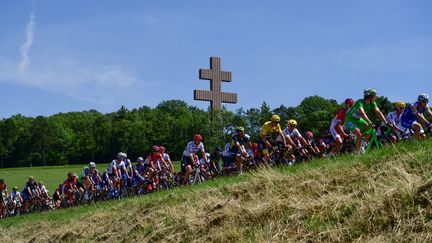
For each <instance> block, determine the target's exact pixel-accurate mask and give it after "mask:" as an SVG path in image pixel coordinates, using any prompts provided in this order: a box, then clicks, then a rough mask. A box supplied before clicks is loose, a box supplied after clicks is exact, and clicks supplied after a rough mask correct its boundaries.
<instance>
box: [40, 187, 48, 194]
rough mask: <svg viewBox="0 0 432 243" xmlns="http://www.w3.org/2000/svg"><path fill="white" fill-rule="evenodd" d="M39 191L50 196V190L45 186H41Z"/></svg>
mask: <svg viewBox="0 0 432 243" xmlns="http://www.w3.org/2000/svg"><path fill="white" fill-rule="evenodd" d="M39 190H40V191H41V192H42V193H47V194H48V190H47V189H46V187H45V185H40V186H39Z"/></svg>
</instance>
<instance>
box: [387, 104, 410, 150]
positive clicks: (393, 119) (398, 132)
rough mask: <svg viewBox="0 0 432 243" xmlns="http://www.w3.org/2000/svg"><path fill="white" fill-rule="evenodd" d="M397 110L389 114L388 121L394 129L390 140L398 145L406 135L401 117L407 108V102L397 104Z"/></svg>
mask: <svg viewBox="0 0 432 243" xmlns="http://www.w3.org/2000/svg"><path fill="white" fill-rule="evenodd" d="M395 105H396V110H395V111H392V112H390V113H388V114H387V116H386V119H387V122H388V123H389V124H390V127H391V129H392V131H393V132H392V134H391V135H390V140H391V142H392V143H396V142H397V140H398V139H401V138H402V137H403V134H404V130H405V128H404V127H403V126H402V124H401V116H402V113H403V112H404V109H405V107H406V104H405V102H403V101H398V102H396V104H395Z"/></svg>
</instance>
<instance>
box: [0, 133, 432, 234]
mask: <svg viewBox="0 0 432 243" xmlns="http://www.w3.org/2000/svg"><path fill="white" fill-rule="evenodd" d="M431 171H432V140H428V141H425V142H423V143H418V142H417V141H413V142H410V143H405V144H404V143H401V144H398V145H397V146H389V147H386V148H384V149H382V150H373V151H370V152H369V153H367V154H364V155H353V156H342V157H338V158H334V159H321V160H316V161H313V162H311V163H308V164H301V165H298V166H294V167H283V168H277V169H271V170H268V171H267V170H260V171H258V172H250V173H246V174H245V175H243V176H232V177H224V178H218V179H216V180H213V181H209V182H206V183H204V184H201V185H197V186H188V187H180V188H176V189H173V190H168V191H163V192H158V193H153V194H150V195H145V196H140V197H134V198H128V199H124V200H119V201H108V202H100V203H95V204H89V205H84V206H81V207H74V208H70V209H65V210H57V211H53V212H46V213H38V214H32V215H24V216H20V217H13V218H7V219H3V220H0V239H3V240H4V241H6V242H8V241H32V242H46V241H111V242H118V241H128V242H129V241H139V242H157V241H165V242H167V241H170V242H172V241H175V242H179V241H180V242H203V241H216V242H227V241H228V242H268V241H275V242H293V241H301V242H304V241H308V242H321V241H325V242H328V241H330V242H334V241H337V242H352V241H362V242H364V241H366V242H405V241H414V242H430V241H431V240H432V203H431V202H432V189H431V188H432V179H431V178H432V172H431Z"/></svg>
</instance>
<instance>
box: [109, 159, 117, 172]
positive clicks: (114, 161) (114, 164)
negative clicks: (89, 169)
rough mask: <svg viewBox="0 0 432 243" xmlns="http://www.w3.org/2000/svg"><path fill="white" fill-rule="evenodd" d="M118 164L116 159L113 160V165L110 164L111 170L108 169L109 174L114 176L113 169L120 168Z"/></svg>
mask: <svg viewBox="0 0 432 243" xmlns="http://www.w3.org/2000/svg"><path fill="white" fill-rule="evenodd" d="M117 164H118V161H117V160H116V159H115V160H113V161H111V163H110V165H109V168H108V173H109V174H114V171H113V169H114V167H116V168H118V167H117Z"/></svg>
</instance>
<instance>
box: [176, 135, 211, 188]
mask: <svg viewBox="0 0 432 243" xmlns="http://www.w3.org/2000/svg"><path fill="white" fill-rule="evenodd" d="M202 139H203V138H202V136H201V134H195V135H194V137H193V141H191V142H189V143H188V144H187V146H186V149H185V150H184V151H183V159H182V163H181V170H182V174H183V175H184V178H183V182H184V183H185V184H186V183H187V182H188V181H189V176H190V174H191V173H192V165H194V164H195V162H194V157H193V156H194V155H196V154H197V152H198V151H201V153H202V157H203V158H204V159H205V161H206V162H208V158H207V156H206V153H205V150H204V144H203V143H202Z"/></svg>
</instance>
